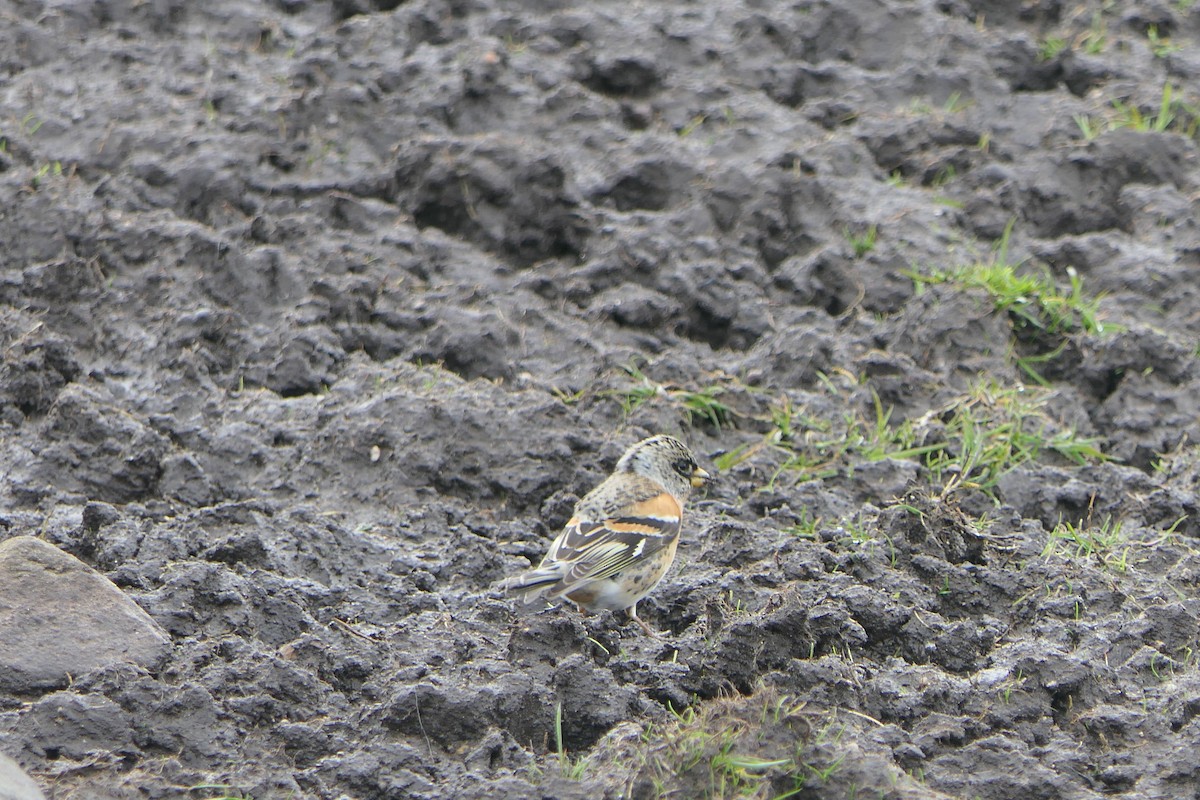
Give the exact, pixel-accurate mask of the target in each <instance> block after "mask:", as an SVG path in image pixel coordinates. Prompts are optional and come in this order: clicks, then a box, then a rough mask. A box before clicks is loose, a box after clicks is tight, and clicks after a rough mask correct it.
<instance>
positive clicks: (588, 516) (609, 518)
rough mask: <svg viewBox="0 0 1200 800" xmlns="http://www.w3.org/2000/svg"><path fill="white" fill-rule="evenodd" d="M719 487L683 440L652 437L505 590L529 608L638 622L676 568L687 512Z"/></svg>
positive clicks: (580, 505)
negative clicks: (696, 498) (641, 604)
mask: <svg viewBox="0 0 1200 800" xmlns="http://www.w3.org/2000/svg"><path fill="white" fill-rule="evenodd" d="M710 480H712V476H710V475H709V473H708V472H706V471H704V470H703V469H701V468H700V465H699V464H698V463H696V457H695V456H694V455H693V454H692V451H691V450H689V449H688V448H687V446H685V445H684V444H683V443H682V442H680V441H679V440H678V439H675V438H672V437H670V436H662V435H659V436H651V437H650V438H649V439H643V440H642V441H640V442H638V443H637V444H635V445H633V446H632V447H630V448H629V449H628V450H626V451H625V454H624V455H622V456H621V459H620V460H619V461H618V462H617V466H616V469H615V470H614V471H613V474H612V475H609V476H608V477H607V478H606V479H605V480H604V481H603V482H602V483H601V484H600V485H599V486H597V487H596V488H595V489H592V491H590V492H588V493H587V494H586V495H585V496H584V497H583V499H582V500H580V501H579V502H578V503H577V504H576V506H575V513H574V514H573V515H572V516H571V519H570V520H569V521H568V522H567V525H566V527H565V528H563V530H562V532H561V533H559V534H558V537H557V538H556V539H555V540H554V543H553V544H551V545H550V551H549V552H548V553H546V557H545V558H543V559H542V563H541V564H539V565H538V566H537V568H536V569H532V570H529V571H528V572H525V573H522V574H520V575H517V576H515V577H512V578H509V579H508V580H506V581H505V582H504V587H505V588H506V589H508V590H509V591H513V592H517V593H519V594H521V595H522V596H523V598H524V600H525V602H526V603H532V602H533V601H535V600H537V599H538V598H545V599H547V600H557V599H559V598H561V597H565V598H567V599H568V600H570V601H571V602H573V603H574V604H575V605H576V606H577V607H579V608H580V609H581V610H584V609H586V610H587V611H621V610H623V609H628V610H629V618H630V619H632V620H633V621H634V622H636V623H637V624H638V625H640V626H641V627H642V630H644V631H646V632H647V633H648V634H650V635H655V634H654V632H653V631H652V630H651V629H650V626H649V625H647V624H646V623H645V622H643V621H642V620H641V619H640V618H639V617H638V615H637V604H638V601H639V600H641V599H642V598H643V597H645V596H646V595H648V594H649V593H650V592H651V590H653V589H654V587H655V586H657V585H658V582H659V581H661V580H662V578H663V575H665V574H666V572H667V570H668V569H669V568H670V566H671V562H672V561H674V560H675V548H676V547H677V546H678V544H679V531H680V529H681V527H682V523H683V504H684V501H685V500H687V497H688V495H689V494H691V491H692V489H693V488H698V487H701V486H704V485H705V484H707V483H708V482H709V481H710Z"/></svg>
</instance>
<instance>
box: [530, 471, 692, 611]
mask: <svg viewBox="0 0 1200 800" xmlns="http://www.w3.org/2000/svg"><path fill="white" fill-rule="evenodd" d="M626 510H627V513H624V514H621V515H619V516H614V517H609V518H607V519H602V520H587V519H580V518H574V519H572V520H571V521H570V522H568V523H567V526H566V528H565V529H564V530H563V532H562V533H561V534H559V536H558V538H557V539H555V540H554V544H553V545H552V546H551V547H550V552H549V553H547V554H546V559H545V561H543V562H542V563H543V565H550V564H552V563H557V564H560V565H563V566H567V565H569V567H568V568H567V569H566V570H565V573H564V574H563V576H562V579H561V582H560V584H559V588H557V589H556V590H555V591H554V592H553V595H555V596H558V595H562V594H565V593H567V592H569V591H570V590H571V589H572V588H573V587H575V586H578V585H579V584H581V583H584V582H587V581H596V580H604V579H605V578H611V577H612V576H613V575H617V574H618V573H620V572H621V571H622V570H625V569H627V568H628V567H629V566H630V565H631V564H633V563H635V562H637V561H640V560H641V559H643V558H646V557H647V556H649V555H652V554H653V553H655V552H657V551H659V550H661V549H663V548H664V547H667V546H669V545H670V544H671V542H673V541H674V540H675V538H676V537H677V536H679V530H680V525H681V524H682V521H683V519H682V518H683V515H682V509H681V508H680V506H679V501H677V500H676V499H675V498H674V497H672V496H671V495H670V494H667V493H666V492H664V493H662V494H660V495H656V496H654V497H651V498H648V499H646V500H642V501H639V502H636V503H632V504H630V506H629V507H628V508H627V509H626Z"/></svg>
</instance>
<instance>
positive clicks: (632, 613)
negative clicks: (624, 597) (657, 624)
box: [629, 603, 663, 639]
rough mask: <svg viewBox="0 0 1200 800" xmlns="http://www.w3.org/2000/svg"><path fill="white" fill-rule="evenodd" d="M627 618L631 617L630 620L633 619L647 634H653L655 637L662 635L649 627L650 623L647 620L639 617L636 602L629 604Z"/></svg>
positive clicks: (659, 637) (658, 637)
mask: <svg viewBox="0 0 1200 800" xmlns="http://www.w3.org/2000/svg"><path fill="white" fill-rule="evenodd" d="M629 619H631V620H632V621H634V622H636V623H637V624H638V625H640V626H641V627H642V630H644V631H645V632H646V635H647V636H653V637H654V638H655V639H661V638H663V635H662V634H661V633H659V632H658V631H656V630H654V628H651V627H650V624H649V623H648V622H646V621H645V620H643V619H642V618H641V617H639V616H638V615H637V603H634V604H633V605H631V606H630V607H629Z"/></svg>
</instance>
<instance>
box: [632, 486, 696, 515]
mask: <svg viewBox="0 0 1200 800" xmlns="http://www.w3.org/2000/svg"><path fill="white" fill-rule="evenodd" d="M629 516H631V517H667V518H672V517H673V518H675V519H679V518H680V517H682V516H683V509H682V508H680V506H679V501H678V500H676V499H675V498H674V497H672V496H671V495H670V494H668V493H667V492H663V493H662V494H660V495H656V496H654V497H651V498H649V499H648V500H642V501H641V502H639V503H635V504H634V505H633V508H631V509H630V514H629Z"/></svg>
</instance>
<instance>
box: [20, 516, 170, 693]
mask: <svg viewBox="0 0 1200 800" xmlns="http://www.w3.org/2000/svg"><path fill="white" fill-rule="evenodd" d="M0 586H3V587H4V591H3V594H0V690H11V691H14V692H18V693H23V692H32V691H35V690H39V689H47V688H53V687H58V686H64V685H66V684H67V683H68V681H69V680H70V677H71V676H74V675H81V674H83V673H85V672H90V671H91V670H94V669H98V668H100V667H106V666H111V665H115V664H121V663H126V662H132V663H134V664H138V665H140V666H143V667H146V668H148V669H153V668H155V667H156V666H157V665H159V664H161V663H162V661H163V660H164V659H165V658H166V656H167V654H168V652H169V650H170V647H171V641H170V639H169V638H168V636H167V635H166V634H165V633H164V632H163V631H162V629H161V628H159V626H158V625H157V624H156V623H155V622H154V620H153V619H151V618H150V616H149V615H148V614H147V613H146V612H145V611H143V610H142V609H141V608H140V607H139V606H138V605H137V604H136V603H134V602H133V601H132V600H130V599H129V597H128V596H126V595H125V593H124V592H122V591H121V590H120V589H119V588H117V587H116V585H114V584H113V583H112V582H111V581H110V580H108V579H107V578H105V577H104V576H103V575H101V574H100V573H98V572H96V571H95V570H93V569H92V568H91V567H89V566H88V565H87V564H84V563H83V562H82V561H80V560H79V559H77V558H75V557H74V556H72V555H69V554H67V553H64V552H63V551H62V550H59V549H58V548H57V547H54V546H53V545H51V544H47V543H46V542H44V541H42V540H41V539H37V538H34V537H32V536H17V537H15V538H12V539H8V540H7V541H4V542H2V543H0Z"/></svg>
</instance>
